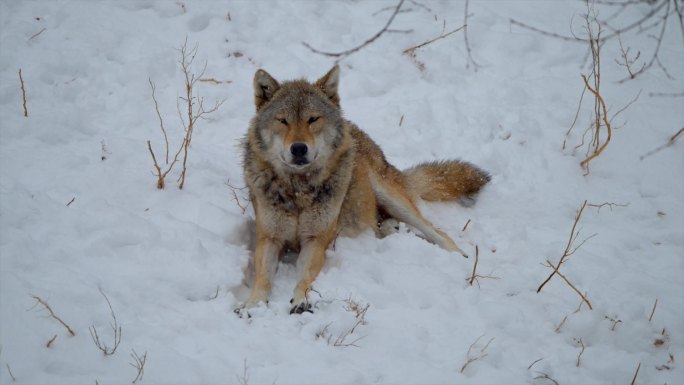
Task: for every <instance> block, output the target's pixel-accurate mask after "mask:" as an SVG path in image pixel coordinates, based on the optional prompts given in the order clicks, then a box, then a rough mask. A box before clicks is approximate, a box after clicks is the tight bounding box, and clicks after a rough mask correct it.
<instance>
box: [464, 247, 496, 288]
mask: <svg viewBox="0 0 684 385" xmlns="http://www.w3.org/2000/svg"><path fill="white" fill-rule="evenodd" d="M479 254H480V248H479V247H478V245H475V264H474V265H473V274H472V275H471V276H470V277H469V278H466V281H468V284H469V285H470V286H472V285H473V282H474V283H477V288H478V289H479V288H480V280H479V278H483V279H484V278H489V279H500V278H499V277H495V276H493V275H479V274H476V271H477V262H478V260H479Z"/></svg>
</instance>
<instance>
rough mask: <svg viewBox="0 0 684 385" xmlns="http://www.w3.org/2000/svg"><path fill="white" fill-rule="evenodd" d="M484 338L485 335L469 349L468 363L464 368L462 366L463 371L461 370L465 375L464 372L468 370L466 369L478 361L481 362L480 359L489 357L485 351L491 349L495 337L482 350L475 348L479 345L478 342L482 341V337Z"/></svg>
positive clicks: (478, 338) (467, 354)
mask: <svg viewBox="0 0 684 385" xmlns="http://www.w3.org/2000/svg"><path fill="white" fill-rule="evenodd" d="M484 336H485V335H484V334H483V335H481V336H479V337H477V339H476V340H475V342H473V343H472V344H470V347H468V352H467V353H466V362H465V363H464V364H463V366H461V370H460V372H461V373H463V371H465V370H466V368H467V367H468V365H470V364H472V363H473V362H475V361H477V360H480V359H482V358H485V357H487V355H488V353H485V351H486V350H487V348H488V347H489V344H491V343H492V341H494V337H492V338H490V339H489V341H487V343H486V344H485V345H484V346H483V347H482V348H480V349H476V348H475V346H476V345H477V343H478V342H479V341H480V339H481V338H482V337H484ZM474 348H475V349H474Z"/></svg>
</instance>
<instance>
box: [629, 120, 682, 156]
mask: <svg viewBox="0 0 684 385" xmlns="http://www.w3.org/2000/svg"><path fill="white" fill-rule="evenodd" d="M683 132H684V127H682V128H680V129H679V131H677V133H676V134H674V135H672V136H671V137H670V140H668V141H667V143H665V144H663V145H662V146H660V147H658V148H656V149H654V150H651V151H649V152H647V153H646V154H644V155H642V156H640V157H639V160H644V158H646V157H648V156H651V155H653V154H655V153H656V152H658V151H660V150H662V149H664V148H666V147H669V146H672V145H673V144H674V142H675V140H677V138H679V136H680V135H681V134H682V133H683Z"/></svg>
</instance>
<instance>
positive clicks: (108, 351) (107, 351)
mask: <svg viewBox="0 0 684 385" xmlns="http://www.w3.org/2000/svg"><path fill="white" fill-rule="evenodd" d="M98 290H99V291H100V294H102V296H103V297H104V299H105V301H107V306H109V312H110V315H111V316H112V320H113V321H112V323H110V324H109V327H110V328H111V329H112V333H113V334H114V345H113V346H112V347H111V348H110V347H108V346H107V344H106V343H104V342H102V341H100V337H99V336H98V335H97V329H96V328H95V325H92V326H91V327H90V328H89V329H88V330H89V331H90V337H91V338H92V339H93V342H94V343H95V346H97V348H98V349H100V350H101V351H102V353H104V355H105V356H111V355H112V354H114V353H115V352H116V348H118V347H119V343H121V326H120V325H119V322H118V321H117V319H116V314H115V313H114V309H113V308H112V303H111V302H109V298H107V295H106V294H105V293H104V291H102V288H98Z"/></svg>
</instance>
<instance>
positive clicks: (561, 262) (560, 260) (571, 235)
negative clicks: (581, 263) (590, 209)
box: [537, 200, 587, 293]
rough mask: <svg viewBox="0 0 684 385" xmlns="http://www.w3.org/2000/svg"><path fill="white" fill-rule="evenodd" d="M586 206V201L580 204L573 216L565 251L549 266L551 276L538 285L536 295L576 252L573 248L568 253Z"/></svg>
mask: <svg viewBox="0 0 684 385" xmlns="http://www.w3.org/2000/svg"><path fill="white" fill-rule="evenodd" d="M586 206H587V201H586V200H585V201H584V203H582V206H580V208H579V210H578V211H577V214H575V222H574V223H573V224H572V230H570V237H569V238H568V243H567V245H566V246H565V251H563V255H562V256H561V258H560V259H559V260H558V264H557V265H556V266H555V267H554V266H553V265H552V266H551V267H552V268H553V272H552V273H551V275H549V277H548V278H546V279H545V280H544V282H542V284H541V285H539V288H537V293H539V292H540V291H541V289H542V288H543V287H544V285H546V283H547V282H549V281H550V280H551V278H553V276H554V275H555V274H556V273H558V269H559V268H560V266H561V265H562V264H563V262H565V259H566V258H567V257H569V256H570V255H571V254H572V253H574V252H575V251H576V250H577V248H575V250H573V251H572V252H571V251H570V249H571V248H572V245H573V243H574V242H575V240H576V238H577V233H576V232H575V229H576V228H577V224H578V223H579V220H580V218H581V217H582V212H583V211H584V208H585V207H586ZM547 262H548V261H547Z"/></svg>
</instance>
